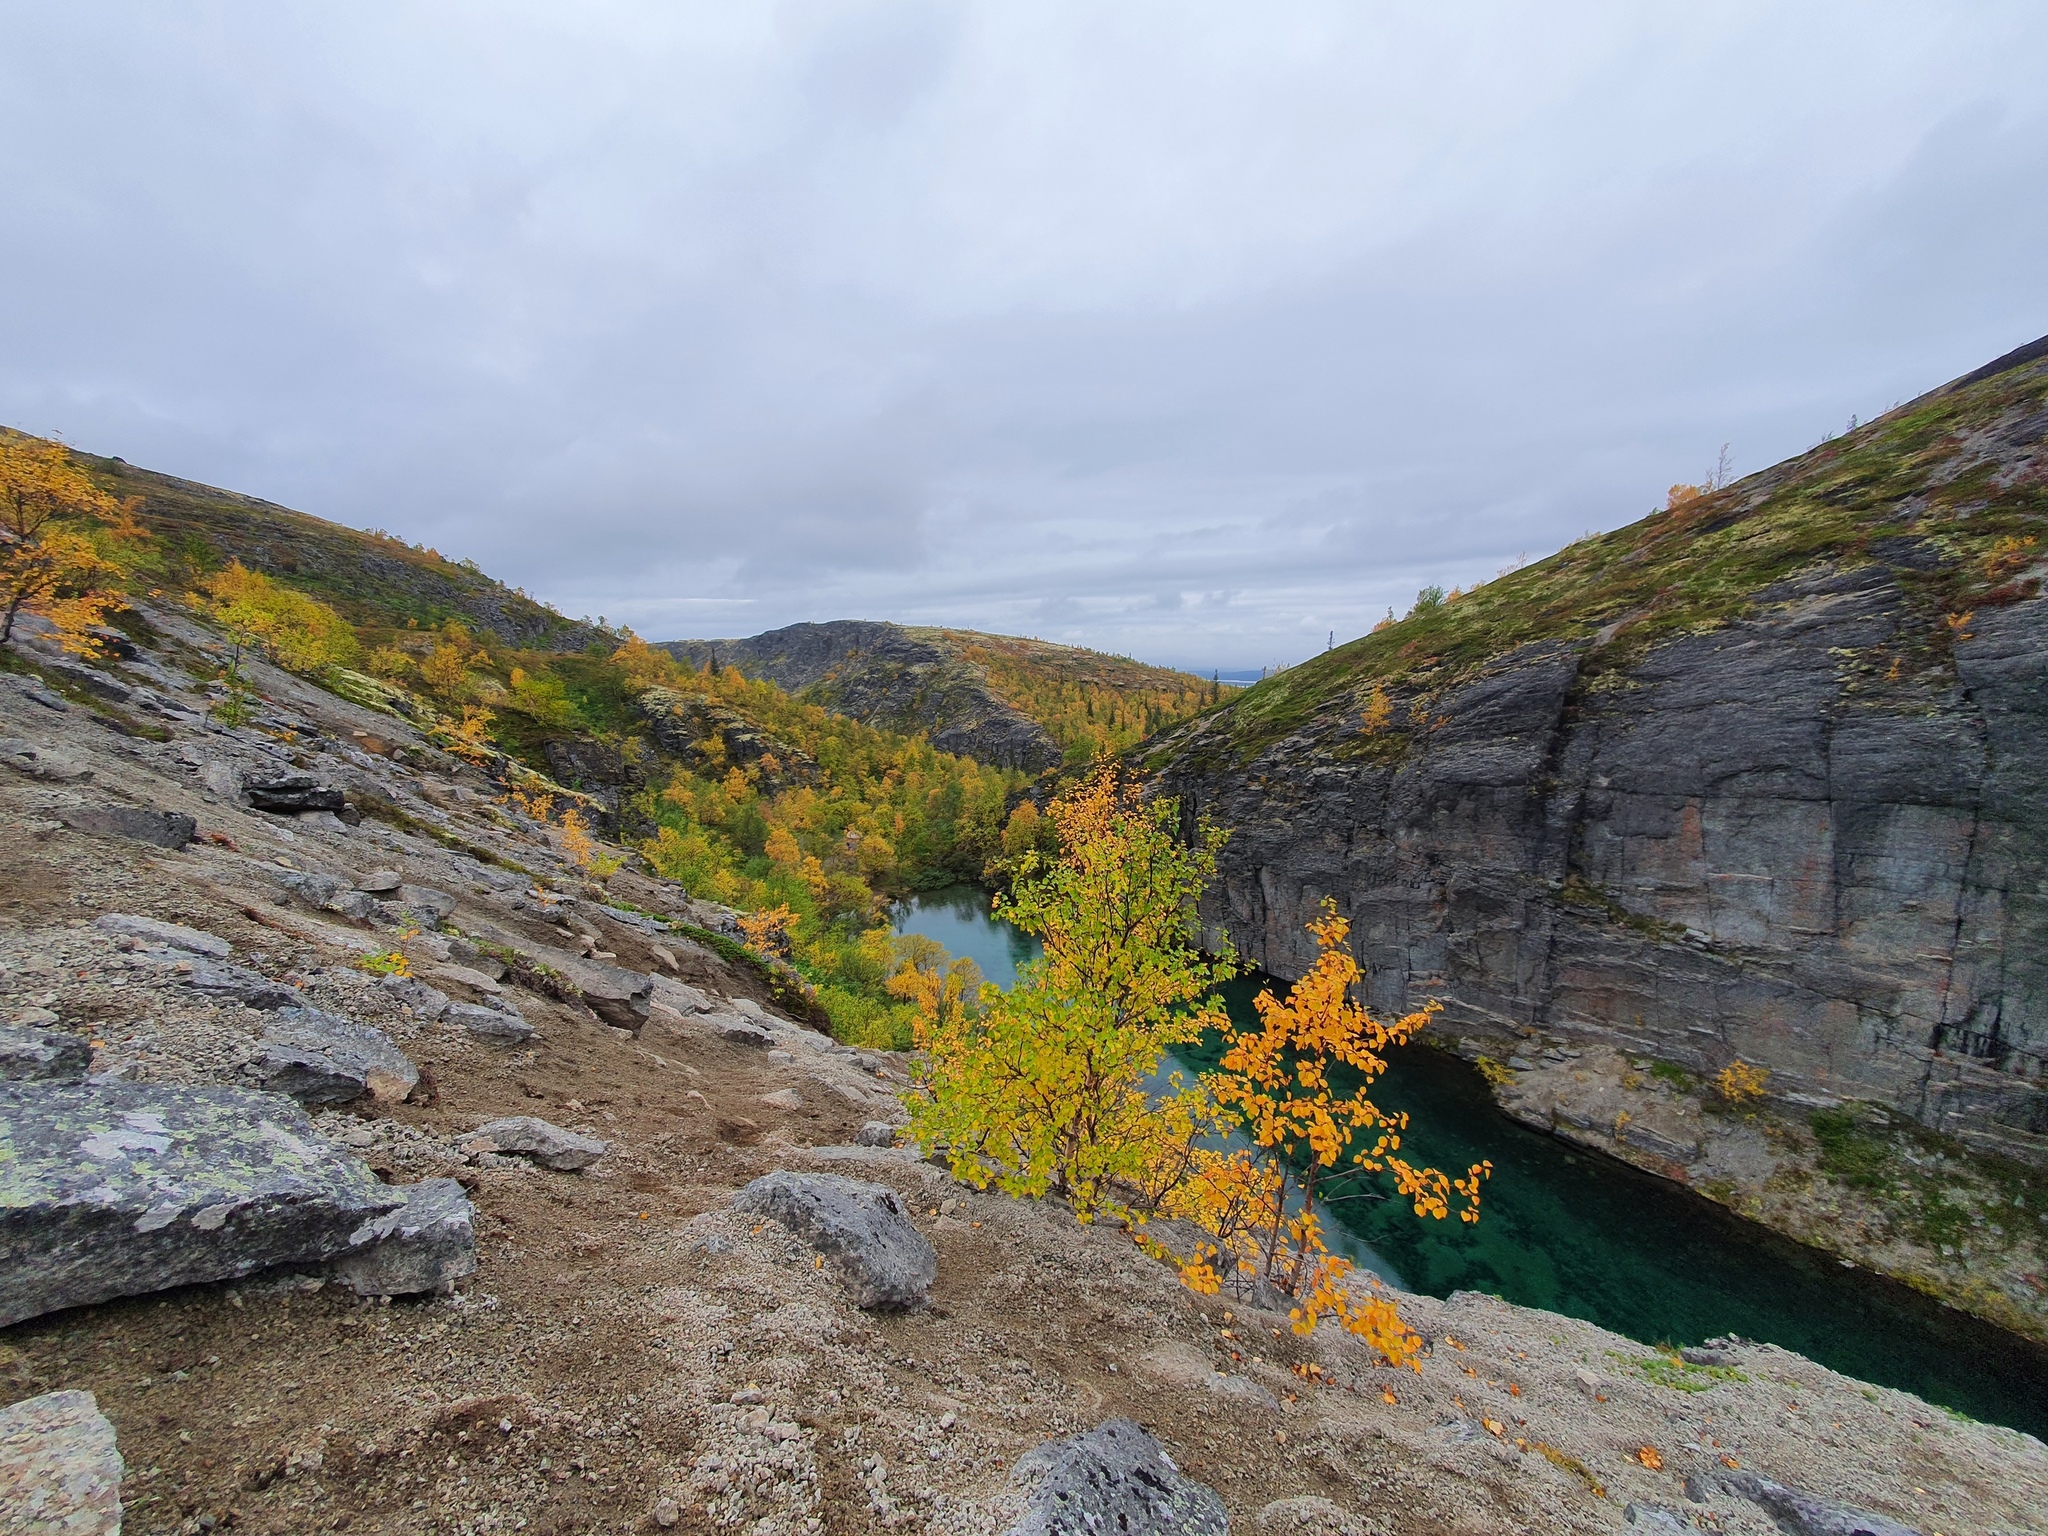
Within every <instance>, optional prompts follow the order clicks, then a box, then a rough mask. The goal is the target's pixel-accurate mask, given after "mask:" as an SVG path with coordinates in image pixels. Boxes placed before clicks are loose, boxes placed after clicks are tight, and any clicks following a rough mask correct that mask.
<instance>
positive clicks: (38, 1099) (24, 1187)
mask: <svg viewBox="0 0 2048 1536" xmlns="http://www.w3.org/2000/svg"><path fill="white" fill-rule="evenodd" d="M403 1198H404V1197H403V1196H401V1195H399V1194H398V1193H397V1192H396V1191H394V1190H392V1189H389V1188H387V1187H386V1186H384V1185H382V1184H379V1183H378V1182H377V1180H376V1179H375V1178H374V1177H373V1176H372V1175H371V1173H370V1171H369V1169H367V1168H365V1167H364V1166H363V1165H362V1164H361V1163H359V1162H357V1161H356V1160H355V1159H354V1158H352V1157H348V1156H346V1155H344V1154H343V1153H342V1152H341V1151H340V1150H339V1149H337V1148H336V1147H334V1146H333V1145H331V1144H330V1143H329V1142H327V1141H326V1140H324V1139H323V1138H322V1137H321V1136H320V1135H319V1134H318V1133H317V1132H315V1131H314V1129H313V1126H312V1122H311V1121H309V1120H308V1119H307V1118H306V1112H305V1111H304V1110H303V1109H301V1108H300V1107H299V1106H298V1105H297V1104H295V1103H293V1102H292V1101H291V1100H290V1099H288V1098H285V1097H284V1096H282V1095H280V1094H274V1093H258V1092H255V1091H253V1090H251V1089H246V1088H180V1087H171V1086H167V1085H165V1084H160V1083H101V1084H94V1083H84V1084H71V1083H0V1327H5V1326H6V1325H8V1324H10V1323H17V1322H20V1321H21V1320H22V1319H23V1318H28V1317H39V1316H41V1315H42V1314H43V1313H45V1312H54V1311H57V1310H59V1309H60V1308H63V1307H76V1306H84V1305H86V1304H87V1303H90V1302H96V1301H106V1300H108V1299H110V1298H112V1297H115V1296H139V1295H143V1294H146V1293H148V1292H150V1291H160V1290H165V1289H167V1288H169V1287H171V1286H174V1285H190V1284H193V1283H195V1282H197V1281H203V1280H226V1279H231V1278H233V1277H235V1276H238V1275H247V1274H252V1273H254V1272H255V1271H257V1270H259V1269H268V1268H270V1267H271V1266H272V1265H274V1264H310V1263H320V1262H324V1261H325V1260H327V1259H329V1258H331V1257H333V1256H334V1255H335V1254H337V1253H341V1252H343V1251H344V1250H345V1249H347V1248H348V1247H349V1246H350V1242H351V1238H352V1234H354V1233H355V1232H356V1231H357V1230H358V1229H360V1228H361V1227H362V1226H363V1224H364V1223H365V1222H368V1221H370V1220H372V1219H373V1218H375V1217H377V1216H381V1215H383V1214H384V1213H385V1212H386V1211H388V1210H391V1209H392V1208H393V1207H395V1206H397V1205H399V1204H401V1203H402V1201H403Z"/></svg>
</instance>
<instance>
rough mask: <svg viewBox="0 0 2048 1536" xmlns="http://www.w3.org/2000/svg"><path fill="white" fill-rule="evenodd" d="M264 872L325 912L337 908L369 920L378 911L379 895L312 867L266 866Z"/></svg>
mask: <svg viewBox="0 0 2048 1536" xmlns="http://www.w3.org/2000/svg"><path fill="white" fill-rule="evenodd" d="M264 873H265V874H266V875H268V876H269V877H270V878H271V879H272V880H274V881H276V882H277V883H278V884H279V885H281V886H283V887H284V888H285V889H286V890H288V891H290V892H291V893H292V894H293V895H294V896H296V897H298V898H299V899H300V900H301V901H304V902H306V903H307V904H308V905H310V906H315V907H318V908H320V909H321V910H322V911H324V912H336V913H339V914H340V915H341V916H343V917H348V918H353V919H355V920H356V921H357V922H368V921H369V920H371V919H372V918H374V917H375V916H376V915H377V910H378V904H377V898H376V897H374V896H371V895H369V894H368V893H367V892H364V891H359V890H356V889H355V888H354V887H353V886H351V885H349V884H348V883H346V882H345V881H342V880H338V879H336V878H335V877H334V876H333V875H323V874H320V873H319V872H317V871H315V870H310V869H278V868H270V869H266V870H265V871H264Z"/></svg>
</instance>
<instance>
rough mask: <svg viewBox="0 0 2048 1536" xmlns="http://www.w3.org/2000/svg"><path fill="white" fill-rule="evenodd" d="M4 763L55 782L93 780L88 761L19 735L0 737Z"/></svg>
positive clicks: (31, 775) (33, 776)
mask: <svg viewBox="0 0 2048 1536" xmlns="http://www.w3.org/2000/svg"><path fill="white" fill-rule="evenodd" d="M0 763H5V764H6V765H7V766H8V767H10V768H12V769H14V770H15V771H16V772H17V773H25V774H27V775H28V776H29V777H30V778H32V779H43V780H46V781H48V782H50V783H53V784H87V783H90V782H91V781H92V774H93V771H92V769H90V768H88V767H86V766H85V765H84V764H82V763H79V762H76V761H74V760H73V759H71V758H68V757H66V756H64V754H62V753H61V752H52V751H51V750H50V749H49V748H48V747H39V746H37V745H36V744H35V743H34V742H32V741H24V740H22V739H21V738H20V737H19V736H9V737H7V738H5V739H4V740H0Z"/></svg>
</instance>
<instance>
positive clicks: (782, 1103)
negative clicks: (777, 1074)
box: [761, 1088, 804, 1110]
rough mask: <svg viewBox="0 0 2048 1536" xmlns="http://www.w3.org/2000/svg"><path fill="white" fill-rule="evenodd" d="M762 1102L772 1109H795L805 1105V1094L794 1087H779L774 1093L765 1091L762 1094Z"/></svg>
mask: <svg viewBox="0 0 2048 1536" xmlns="http://www.w3.org/2000/svg"><path fill="white" fill-rule="evenodd" d="M761 1102H762V1103H763V1104H766V1105H767V1106H768V1107H769V1108H770V1109H792V1110H793V1109H802V1108H803V1107H804V1100H803V1095H802V1094H800V1093H798V1092H797V1091H796V1090H795V1089H794V1088H778V1089H776V1090H775V1092H773V1093H764V1094H762V1095H761Z"/></svg>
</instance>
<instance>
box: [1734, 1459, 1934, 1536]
mask: <svg viewBox="0 0 2048 1536" xmlns="http://www.w3.org/2000/svg"><path fill="white" fill-rule="evenodd" d="M1721 1485H1722V1486H1723V1487H1724V1488H1726V1489H1727V1490H1728V1491H1729V1492H1730V1493H1733V1494H1736V1495H1738V1496H1740V1497H1742V1498H1745V1499H1748V1500H1749V1501H1750V1502H1751V1503H1752V1504H1755V1505H1758V1506H1760V1507H1761V1508H1762V1509H1763V1510H1764V1511H1765V1513H1767V1514H1768V1515H1769V1516H1770V1517H1771V1518H1772V1519H1773V1520H1775V1521H1777V1522H1778V1528H1779V1529H1780V1530H1783V1531H1785V1532H1787V1533H1789V1536H1921V1532H1920V1531H1919V1530H1918V1529H1916V1528H1915V1527H1913V1526H1910V1525H1901V1524H1900V1523H1899V1522H1898V1521H1896V1520H1890V1519H1887V1518H1886V1517H1885V1516H1883V1515H1874V1514H1872V1513H1871V1512H1870V1511H1869V1510H1866V1509H1857V1508H1855V1507H1854V1506H1853V1505H1849V1504H1839V1503H1836V1502H1834V1501H1833V1500H1831V1499H1816V1498H1814V1497H1813V1496H1812V1495H1811V1494H1805V1493H1801V1492H1800V1491H1799V1490H1798V1489H1796V1488H1787V1487H1786V1486H1785V1485H1784V1484H1783V1483H1774V1482H1772V1481H1771V1480H1770V1479H1768V1478H1763V1477H1758V1476H1757V1475H1756V1474H1755V1473H1753V1472H1734V1473H1730V1474H1729V1475H1728V1476H1726V1477H1724V1478H1722V1479H1721Z"/></svg>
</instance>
